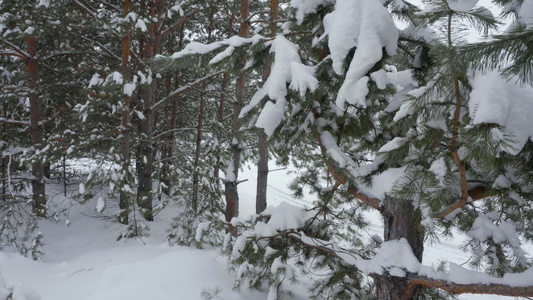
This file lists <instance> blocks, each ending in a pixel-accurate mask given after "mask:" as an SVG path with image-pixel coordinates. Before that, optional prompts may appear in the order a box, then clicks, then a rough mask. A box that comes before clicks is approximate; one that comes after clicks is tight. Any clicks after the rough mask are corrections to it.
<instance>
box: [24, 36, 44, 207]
mask: <svg viewBox="0 0 533 300" xmlns="http://www.w3.org/2000/svg"><path fill="white" fill-rule="evenodd" d="M26 51H27V52H28V54H29V55H30V57H28V58H27V59H26V64H27V68H28V76H29V79H30V80H29V87H30V90H31V92H30V94H29V98H30V124H31V135H32V142H33V147H34V148H35V150H36V151H37V150H40V149H42V145H43V128H42V127H41V124H40V122H41V109H42V108H41V98H40V97H39V95H38V93H37V91H36V89H37V87H38V85H39V64H38V62H37V59H36V57H37V38H35V37H32V36H30V37H27V38H26ZM31 173H32V175H33V179H32V181H31V185H32V200H33V202H32V204H33V212H34V213H35V214H37V215H41V216H44V215H45V214H46V196H45V184H44V178H43V177H44V168H43V165H42V164H41V162H40V161H38V160H36V161H34V162H33V163H32V170H31Z"/></svg>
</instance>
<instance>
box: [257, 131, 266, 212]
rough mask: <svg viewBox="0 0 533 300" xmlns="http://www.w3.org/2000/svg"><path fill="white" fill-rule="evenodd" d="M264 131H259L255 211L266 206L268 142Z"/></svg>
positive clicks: (260, 210) (259, 210) (262, 209)
mask: <svg viewBox="0 0 533 300" xmlns="http://www.w3.org/2000/svg"><path fill="white" fill-rule="evenodd" d="M267 139H268V137H267V135H266V133H264V132H260V133H259V146H258V151H259V161H258V163H257V194H256V197H255V213H256V214H260V213H262V212H263V211H264V210H265V209H266V207H267V182H268V142H267Z"/></svg>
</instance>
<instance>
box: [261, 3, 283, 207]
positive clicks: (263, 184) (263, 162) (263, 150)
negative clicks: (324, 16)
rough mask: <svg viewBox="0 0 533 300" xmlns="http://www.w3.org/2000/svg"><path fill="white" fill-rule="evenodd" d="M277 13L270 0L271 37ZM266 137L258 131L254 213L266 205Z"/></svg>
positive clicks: (274, 31) (267, 67)
mask: <svg viewBox="0 0 533 300" xmlns="http://www.w3.org/2000/svg"><path fill="white" fill-rule="evenodd" d="M278 15H279V0H271V1H270V20H269V25H270V33H271V34H270V35H271V36H272V38H274V37H275V36H276V33H277V27H276V21H277V19H278ZM271 67H272V59H269V61H268V62H267V64H266V66H265V71H264V73H263V81H266V79H267V78H268V76H270V71H271ZM267 140H268V137H267V135H266V134H265V133H264V132H260V133H259V144H258V152H259V161H258V163H257V190H256V198H255V213H256V214H260V213H261V212H263V211H264V210H265V209H266V207H267V185H268V141H267Z"/></svg>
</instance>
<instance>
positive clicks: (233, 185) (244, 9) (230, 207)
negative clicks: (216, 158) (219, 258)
mask: <svg viewBox="0 0 533 300" xmlns="http://www.w3.org/2000/svg"><path fill="white" fill-rule="evenodd" d="M249 14H250V0H242V2H241V24H240V33H239V36H241V37H247V36H248V33H249V30H250V20H249V19H248V17H249ZM245 64H246V54H245V53H242V57H241V71H240V73H239V77H238V78H237V82H236V86H235V103H234V104H233V119H232V124H231V136H232V139H231V144H230V153H231V160H230V165H229V166H228V169H227V174H226V184H225V196H226V221H228V222H229V221H231V219H232V218H234V217H238V216H239V192H238V190H237V183H238V181H237V180H238V178H239V169H240V166H241V153H242V148H241V134H240V132H239V130H240V128H241V120H240V119H239V115H240V113H241V110H242V108H243V106H244V90H245V85H246V74H245V73H244V70H243V68H244V66H245ZM231 232H232V234H236V233H237V229H236V228H231Z"/></svg>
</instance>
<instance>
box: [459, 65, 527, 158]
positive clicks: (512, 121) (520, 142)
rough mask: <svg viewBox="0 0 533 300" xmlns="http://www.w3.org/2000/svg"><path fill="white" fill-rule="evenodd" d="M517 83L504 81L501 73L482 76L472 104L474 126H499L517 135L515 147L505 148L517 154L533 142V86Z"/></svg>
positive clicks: (513, 80) (473, 95) (471, 114)
mask: <svg viewBox="0 0 533 300" xmlns="http://www.w3.org/2000/svg"><path fill="white" fill-rule="evenodd" d="M516 81H517V79H516V78H511V79H510V80H508V81H506V80H504V79H502V78H501V76H500V74H499V73H498V72H497V71H494V72H490V73H487V74H480V75H478V76H476V78H475V79H474V80H473V82H472V85H473V90H472V93H471V95H470V97H471V99H470V102H469V108H470V110H469V111H470V117H471V118H472V123H473V124H482V123H486V124H498V125H501V126H503V127H504V128H505V130H506V131H507V132H508V133H509V134H511V135H512V136H513V137H512V141H511V143H510V144H511V146H512V147H511V148H508V147H505V148H503V149H501V150H502V151H506V152H508V153H510V154H513V155H516V154H517V153H519V152H520V151H521V150H522V148H523V147H524V145H525V144H526V142H527V140H528V139H532V140H533V123H532V122H531V120H533V101H531V95H533V87H531V86H529V85H522V86H521V85H519V84H518V83H516Z"/></svg>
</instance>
